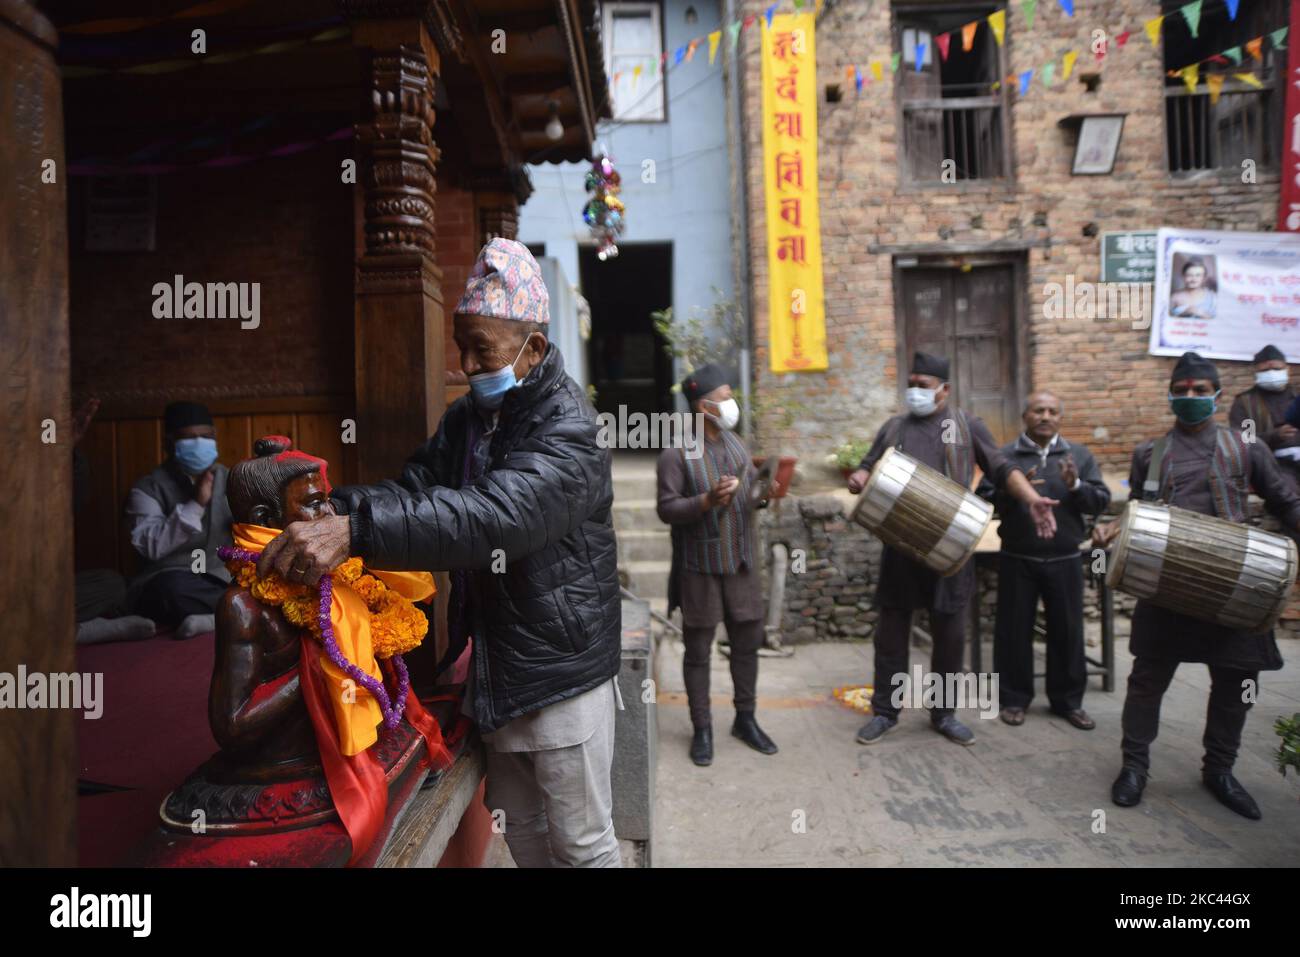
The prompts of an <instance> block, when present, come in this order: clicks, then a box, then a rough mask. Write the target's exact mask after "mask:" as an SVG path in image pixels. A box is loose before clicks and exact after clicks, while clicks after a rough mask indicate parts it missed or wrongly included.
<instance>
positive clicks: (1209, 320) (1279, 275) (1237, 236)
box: [1150, 229, 1300, 362]
mask: <svg viewBox="0 0 1300 957" xmlns="http://www.w3.org/2000/svg"><path fill="white" fill-rule="evenodd" d="M1270 344H1271V345H1275V346H1277V347H1278V348H1279V349H1281V350H1282V352H1283V353H1284V354H1286V355H1287V356H1295V355H1300V235H1297V234H1295V233H1245V232H1232V231H1217V230H1210V229H1161V230H1160V231H1159V233H1157V235H1156V281H1155V298H1154V306H1153V309H1152V322H1151V343H1150V352H1151V354H1152V355H1157V356H1177V355H1182V354H1183V353H1184V352H1186V351H1188V350H1192V351H1195V352H1199V353H1200V354H1201V355H1203V356H1206V357H1208V358H1211V359H1236V360H1239V361H1242V362H1249V361H1250V360H1251V358H1252V357H1253V356H1254V354H1255V353H1256V352H1258V351H1259V350H1260V349H1262V348H1263V347H1264V346H1266V345H1270Z"/></svg>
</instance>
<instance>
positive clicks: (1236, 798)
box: [1201, 771, 1264, 821]
mask: <svg viewBox="0 0 1300 957" xmlns="http://www.w3.org/2000/svg"><path fill="white" fill-rule="evenodd" d="M1201 780H1202V781H1204V782H1205V786H1206V787H1207V788H1209V789H1210V793H1211V794H1213V795H1214V796H1215V797H1216V798H1218V799H1219V803H1220V804H1222V805H1223V806H1224V807H1229V808H1232V810H1234V811H1236V812H1237V813H1238V814H1240V815H1241V816H1242V817H1248V818H1250V819H1251V820H1252V821H1258V820H1259V819H1260V818H1261V817H1263V816H1264V815H1263V814H1261V813H1260V810H1259V805H1258V804H1256V803H1255V799H1254V798H1253V797H1251V796H1250V795H1249V794H1248V793H1247V792H1246V789H1245V788H1243V787H1242V786H1241V782H1240V781H1238V780H1237V779H1236V778H1234V777H1233V776H1232V775H1231V774H1228V773H1226V772H1223V773H1215V774H1212V773H1210V772H1208V771H1203V772H1202V773H1201Z"/></svg>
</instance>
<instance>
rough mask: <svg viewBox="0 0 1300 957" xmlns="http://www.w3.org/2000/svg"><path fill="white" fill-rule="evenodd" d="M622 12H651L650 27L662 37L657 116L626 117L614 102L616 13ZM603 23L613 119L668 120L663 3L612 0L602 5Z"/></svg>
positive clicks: (602, 39) (631, 121)
mask: <svg viewBox="0 0 1300 957" xmlns="http://www.w3.org/2000/svg"><path fill="white" fill-rule="evenodd" d="M620 13H635V14H641V13H649V14H650V28H651V30H652V31H653V32H654V34H655V36H656V37H658V38H659V54H658V55H659V57H660V61H661V62H660V68H659V76H658V78H657V79H658V81H659V109H658V111H657V112H658V114H659V115H658V116H638V117H625V116H620V115H619V114H618V112H617V104H616V103H615V102H614V92H613V85H614V80H613V65H614V17H615V16H616V15H617V14H620ZM600 18H601V20H600V26H601V41H602V46H603V47H604V54H605V63H606V64H608V65H609V68H610V87H611V89H610V97H609V98H610V109H611V110H612V111H613V116H612V117H611V120H612V121H613V122H617V123H667V122H668V75H667V74H668V70H667V67H668V64H667V61H664V60H663V59H662V58H663V55H664V51H665V50H666V49H667V47H666V46H665V44H664V22H663V21H664V18H663V5H662V4H660V3H656V2H654V0H612V2H606V3H602V4H601V5H600Z"/></svg>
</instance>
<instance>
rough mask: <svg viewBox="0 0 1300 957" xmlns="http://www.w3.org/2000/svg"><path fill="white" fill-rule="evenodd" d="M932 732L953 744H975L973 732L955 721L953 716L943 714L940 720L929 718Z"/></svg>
mask: <svg viewBox="0 0 1300 957" xmlns="http://www.w3.org/2000/svg"><path fill="white" fill-rule="evenodd" d="M930 724H931V726H932V727H933V728H934V730H936V731H938V732H939V733H940V734H941V735H943V736H944V737H945V738H947V739H948V740H949V741H951V742H952V743H953V744H963V745H971V744H974V743H975V732H974V731H972V730H971V729H970V728H968V727H966V725H964V724H962V723H961V722H960V721H958V720H957V716H956V715H955V714H945V715H944V716H943V717H942V718H931V719H930Z"/></svg>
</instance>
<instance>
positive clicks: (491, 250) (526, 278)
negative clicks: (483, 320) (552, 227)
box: [456, 239, 551, 325]
mask: <svg viewBox="0 0 1300 957" xmlns="http://www.w3.org/2000/svg"><path fill="white" fill-rule="evenodd" d="M456 315H459V316H489V317H491V318H494V319H515V320H518V321H520V322H540V323H542V324H543V325H546V324H549V323H550V321H551V297H550V294H549V293H547V291H546V283H544V282H543V281H542V271H541V269H540V268H539V267H538V265H537V260H536V259H534V258H533V254H532V253H530V252H529V251H528V247H527V246H525V245H524V244H523V243H520V242H516V241H515V240H513V239H493V240H491V241H490V242H489V243H488V244H487V245H486V246H484V247H483V248H482V250H480V251H479V254H478V259H476V260H475V261H474V268H473V269H472V270H470V274H469V279H468V281H466V283H465V295H463V296H461V297H460V302H458V303H456Z"/></svg>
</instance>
